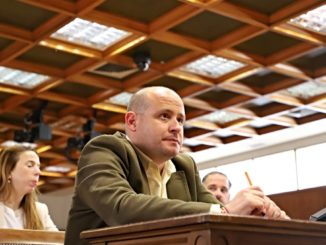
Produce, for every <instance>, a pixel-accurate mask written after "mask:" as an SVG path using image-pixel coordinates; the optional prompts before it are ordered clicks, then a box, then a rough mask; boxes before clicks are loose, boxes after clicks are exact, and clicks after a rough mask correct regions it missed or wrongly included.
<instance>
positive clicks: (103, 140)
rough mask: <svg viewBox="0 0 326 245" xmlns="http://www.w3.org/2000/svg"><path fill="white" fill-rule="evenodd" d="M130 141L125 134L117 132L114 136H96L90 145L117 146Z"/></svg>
mask: <svg viewBox="0 0 326 245" xmlns="http://www.w3.org/2000/svg"><path fill="white" fill-rule="evenodd" d="M126 143H128V140H127V138H126V136H125V134H123V133H121V132H116V133H114V134H102V135H99V136H96V137H95V138H93V139H91V140H90V141H89V142H88V144H108V145H116V144H126Z"/></svg>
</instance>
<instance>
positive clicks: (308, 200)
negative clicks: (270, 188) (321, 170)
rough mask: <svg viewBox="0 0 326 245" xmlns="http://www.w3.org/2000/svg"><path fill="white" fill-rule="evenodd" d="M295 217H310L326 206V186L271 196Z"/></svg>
mask: <svg viewBox="0 0 326 245" xmlns="http://www.w3.org/2000/svg"><path fill="white" fill-rule="evenodd" d="M269 197H270V198H271V199H272V200H273V201H274V202H275V203H277V204H278V205H279V206H280V207H281V208H282V209H283V210H284V211H285V212H286V213H287V214H288V215H289V216H290V217H291V218H293V219H309V217H310V215H311V214H313V213H315V212H317V211H318V210H320V209H322V208H325V207H326V186H322V187H318V188H311V189H305V190H300V191H293V192H287V193H280V194H275V195H270V196H269Z"/></svg>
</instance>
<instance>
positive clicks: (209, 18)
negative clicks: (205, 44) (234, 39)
mask: <svg viewBox="0 0 326 245" xmlns="http://www.w3.org/2000/svg"><path fill="white" fill-rule="evenodd" d="M243 26H244V24H243V23H242V22H239V21H236V20H234V19H230V18H228V17H224V16H222V15H218V14H215V13H213V12H209V11H204V12H202V13H200V14H198V15H196V16H194V17H192V18H190V19H188V20H187V21H184V22H182V23H181V24H179V25H177V26H175V27H174V28H171V29H170V31H172V32H175V33H178V34H180V35H186V36H190V37H195V38H198V39H202V40H206V41H213V40H215V39H217V38H218V37H220V36H222V35H224V34H226V33H229V32H231V31H235V30H236V29H238V28H241V27H243Z"/></svg>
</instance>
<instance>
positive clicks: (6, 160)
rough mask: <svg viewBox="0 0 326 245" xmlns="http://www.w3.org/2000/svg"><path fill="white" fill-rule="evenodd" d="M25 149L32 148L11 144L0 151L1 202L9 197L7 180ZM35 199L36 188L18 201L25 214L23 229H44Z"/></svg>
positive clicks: (9, 186) (10, 186) (8, 182)
mask: <svg viewBox="0 0 326 245" xmlns="http://www.w3.org/2000/svg"><path fill="white" fill-rule="evenodd" d="M25 151H33V150H32V149H30V148H27V147H24V146H13V147H8V148H5V149H2V150H1V152H0V201H2V202H6V200H8V198H9V197H10V193H11V192H12V185H11V183H10V181H9V175H10V173H11V171H13V170H14V168H15V167H16V164H17V162H18V160H19V156H20V154H22V153H23V152H25ZM36 201H37V193H36V190H33V191H32V192H31V193H28V194H26V195H25V196H24V198H23V199H22V201H21V203H20V206H21V207H22V209H23V211H24V214H25V220H24V228H25V229H33V230H42V229H44V226H43V224H42V221H41V218H40V216H39V214H38V212H37V209H36V204H35V202H36Z"/></svg>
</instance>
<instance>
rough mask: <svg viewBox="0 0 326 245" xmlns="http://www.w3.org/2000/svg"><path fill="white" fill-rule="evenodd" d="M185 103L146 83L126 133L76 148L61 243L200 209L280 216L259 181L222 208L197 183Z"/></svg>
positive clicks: (135, 98)
mask: <svg viewBox="0 0 326 245" xmlns="http://www.w3.org/2000/svg"><path fill="white" fill-rule="evenodd" d="M184 123H185V109H184V105H183V101H182V99H181V98H180V96H179V95H178V94H177V93H176V92H174V91H173V90H171V89H168V88H165V87H147V88H144V89H141V90H139V91H138V92H137V93H135V94H134V95H133V97H132V98H131V100H130V103H129V106H128V110H127V113H126V115H125V132H126V135H125V134H122V133H120V132H118V133H116V134H114V135H101V136H98V137H95V138H93V139H92V140H91V141H89V142H88V143H87V145H86V146H85V147H84V149H83V150H82V152H81V156H80V159H79V162H78V172H77V176H76V182H75V193H74V196H73V202H72V207H71V209H70V213H69V218H68V225H67V230H66V235H65V244H66V245H72V244H79V245H86V244H88V243H87V242H86V241H85V240H81V239H80V238H79V235H80V233H81V232H82V231H84V230H89V229H95V228H100V227H105V226H115V225H123V224H129V223H133V222H140V221H146V220H154V219H162V218H169V217H175V216H181V215H187V214H198V213H212V214H219V213H227V212H229V213H234V214H251V213H252V212H253V210H255V209H256V210H259V211H264V212H265V213H266V216H267V217H274V218H284V217H285V215H284V213H282V211H281V210H280V209H279V208H278V207H277V206H276V205H275V204H274V203H272V202H271V201H270V200H268V199H267V198H266V197H265V195H264V194H263V192H262V191H261V190H260V188H259V187H251V188H248V189H247V191H246V193H240V194H239V195H238V196H237V197H235V198H234V199H233V200H232V202H230V203H228V204H227V205H225V206H223V205H222V204H221V203H219V202H218V201H217V200H216V199H215V198H214V197H213V196H212V195H211V193H209V192H208V191H207V190H206V188H205V187H204V186H203V185H202V183H201V181H200V178H199V174H198V171H197V168H196V164H195V162H194V161H193V159H192V158H191V157H189V156H188V155H186V154H182V153H180V150H181V146H182V144H183V126H184Z"/></svg>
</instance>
